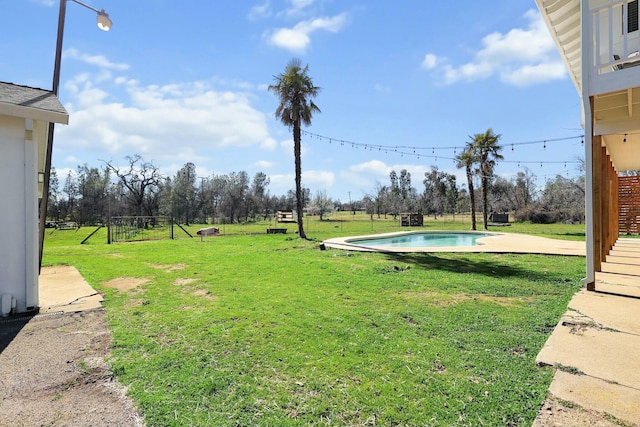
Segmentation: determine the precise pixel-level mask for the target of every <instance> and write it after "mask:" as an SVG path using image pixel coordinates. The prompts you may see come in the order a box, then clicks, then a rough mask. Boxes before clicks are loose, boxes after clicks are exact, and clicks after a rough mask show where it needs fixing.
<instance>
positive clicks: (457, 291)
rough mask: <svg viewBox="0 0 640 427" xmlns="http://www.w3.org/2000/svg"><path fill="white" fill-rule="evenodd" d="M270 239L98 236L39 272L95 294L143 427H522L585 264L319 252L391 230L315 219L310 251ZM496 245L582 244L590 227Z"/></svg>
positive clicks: (53, 241)
mask: <svg viewBox="0 0 640 427" xmlns="http://www.w3.org/2000/svg"><path fill="white" fill-rule="evenodd" d="M268 226H269V223H268V222H267V223H260V224H254V225H243V226H239V225H237V226H231V225H226V226H225V228H224V231H225V233H226V234H234V235H232V236H223V237H213V238H207V239H204V240H201V239H199V238H194V239H188V238H180V239H178V240H173V241H171V240H164V241H148V242H136V243H119V244H112V245H107V244H106V237H105V236H106V234H105V233H104V232H103V231H102V230H101V231H99V232H98V233H96V235H95V236H94V237H92V238H91V239H90V240H89V242H88V244H85V245H79V242H80V241H81V240H82V239H83V238H84V237H86V236H87V235H88V234H89V232H90V231H91V230H90V229H89V228H83V229H81V230H80V231H78V232H74V231H53V232H48V233H47V240H46V247H45V260H44V263H45V265H51V264H70V265H74V266H76V267H77V268H78V269H79V270H80V272H81V273H82V275H83V276H84V277H85V278H86V279H87V281H88V282H89V283H90V284H91V285H92V286H93V287H94V288H96V289H98V290H100V291H101V292H104V294H105V307H106V311H107V315H108V318H109V324H110V329H111V331H112V333H113V343H112V347H113V351H112V359H111V364H112V369H113V371H114V372H115V374H116V375H117V377H118V380H119V381H121V382H122V383H123V384H126V385H128V386H129V387H130V389H129V393H130V395H131V396H132V397H133V399H134V400H135V402H136V404H137V405H138V407H139V408H140V410H141V411H142V413H143V415H144V417H145V419H146V423H147V425H148V426H236V425H240V426H252V425H260V426H307V425H321V426H325V425H326V426H329V425H333V426H345V425H350V426H365V425H377V426H404V425H406V426H431V425H433V426H450V425H460V426H463V425H467V426H480V425H487V426H506V425H512V426H516V425H522V426H525V425H526V426H529V425H531V422H532V421H533V419H534V418H535V416H536V413H537V411H538V409H539V408H540V405H541V403H542V401H543V400H544V397H545V394H546V391H547V388H548V385H549V382H550V380H551V376H552V372H551V370H550V369H544V368H539V367H537V366H536V365H535V357H536V355H537V353H538V352H539V350H540V349H541V347H542V346H543V344H544V342H545V340H546V339H547V337H548V336H549V334H550V332H551V331H552V330H553V328H554V326H555V325H556V323H557V321H558V319H559V318H560V315H561V314H562V313H563V312H564V310H565V309H566V306H567V303H568V301H569V299H570V297H571V296H572V294H573V293H574V292H576V291H577V290H578V289H579V287H580V279H581V278H582V277H583V275H584V259H583V258H580V257H560V256H541V255H494V254H437V255H429V254H406V255H388V254H376V253H348V252H342V251H338V250H326V251H321V250H319V242H320V241H321V240H322V239H324V238H328V237H333V236H338V235H355V234H365V233H372V232H384V231H395V230H399V229H400V227H398V226H397V224H396V223H395V222H392V221H390V220H388V221H383V220H377V219H376V220H375V221H373V222H372V221H371V220H370V219H369V217H365V216H359V215H358V216H356V217H353V216H351V215H345V216H343V217H339V216H334V217H333V218H332V220H331V221H325V222H323V223H319V222H318V221H317V220H314V219H311V220H310V221H308V227H307V230H309V231H308V235H309V236H311V237H312V238H314V239H315V240H314V241H301V240H299V239H297V238H296V237H295V235H293V234H292V233H293V231H294V229H295V225H290V226H289V234H287V235H266V234H263V233H264V229H265V228H266V227H268ZM199 227H200V226H191V227H190V229H191V230H192V231H194V232H195V230H196V229H197V228H199ZM426 228H427V229H434V230H435V229H468V228H469V222H468V220H467V221H466V222H465V221H461V220H458V221H453V220H452V219H450V220H448V221H445V220H442V219H439V220H438V221H430V222H428V223H427V224H426ZM494 230H495V231H509V232H515V231H517V232H529V233H531V234H537V235H546V236H547V237H557V238H572V239H575V238H578V239H579V238H582V239H584V226H546V227H540V226H534V225H530V224H514V225H513V226H512V227H509V229H506V228H500V229H498V228H496V229H494ZM254 232H260V234H250V233H254ZM115 279H121V280H120V281H119V282H118V281H117V280H115ZM122 279H124V280H122ZM134 279H140V280H139V281H137V282H136V281H135V280H134ZM142 280H145V281H146V282H144V283H142ZM118 283H120V284H122V283H129V284H134V283H142V284H140V285H139V286H137V287H134V288H132V289H129V290H124V289H122V288H121V289H120V290H118V289H117V285H118Z"/></svg>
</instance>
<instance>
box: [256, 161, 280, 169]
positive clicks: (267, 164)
mask: <svg viewBox="0 0 640 427" xmlns="http://www.w3.org/2000/svg"><path fill="white" fill-rule="evenodd" d="M274 166H275V162H270V161H268V160H258V161H257V162H255V163H254V164H253V167H255V168H257V169H270V168H272V167H274Z"/></svg>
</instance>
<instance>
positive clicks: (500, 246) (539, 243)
mask: <svg viewBox="0 0 640 427" xmlns="http://www.w3.org/2000/svg"><path fill="white" fill-rule="evenodd" d="M452 232H456V233H470V234H474V233H477V234H487V233H490V234H491V236H487V237H481V238H479V239H478V240H477V241H476V245H474V246H442V247H429V248H415V247H407V248H392V247H383V246H368V247H367V246H360V245H357V244H354V243H350V242H349V241H350V240H356V239H357V240H361V239H373V238H380V237H393V236H401V235H407V234H416V233H452ZM322 243H323V244H324V245H325V247H329V248H333V249H342V250H348V251H359V252H383V253H411V252H414V253H415V252H427V253H437V252H468V253H474V252H487V253H522V254H547V255H572V256H585V255H586V244H585V242H582V241H574V240H559V239H550V238H548V237H539V236H531V235H528V234H516V233H503V232H493V231H455V230H454V231H452V230H411V231H399V232H393V233H380V234H368V235H361V236H347V237H334V238H331V239H327V240H325V241H323V242H322Z"/></svg>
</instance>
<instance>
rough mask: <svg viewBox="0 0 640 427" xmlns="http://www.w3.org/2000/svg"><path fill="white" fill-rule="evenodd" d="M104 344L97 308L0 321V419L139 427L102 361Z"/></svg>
mask: <svg viewBox="0 0 640 427" xmlns="http://www.w3.org/2000/svg"><path fill="white" fill-rule="evenodd" d="M110 341H111V335H110V334H109V330H108V329H107V325H106V322H105V317H104V310H103V309H97V310H91V311H85V312H79V313H72V314H60V313H54V314H47V315H39V316H35V317H31V318H28V317H23V318H8V319H3V320H0V397H1V403H0V420H11V425H12V426H14V427H19V426H24V427H34V426H51V427H62V426H69V427H72V426H73V427H90V426H92V427H110V426H114V427H115V426H118V427H123V426H131V427H142V426H143V425H144V423H143V422H142V419H141V418H140V417H139V415H138V414H137V412H136V410H135V408H134V406H133V404H132V403H131V401H130V400H129V399H128V398H126V397H125V392H126V390H125V389H124V388H123V387H122V386H120V385H119V384H118V383H117V382H116V381H115V379H114V377H113V375H112V373H111V372H110V371H109V369H108V366H107V364H106V363H105V358H106V357H107V356H108V353H109V343H110ZM0 424H2V421H0ZM2 425H4V424H2Z"/></svg>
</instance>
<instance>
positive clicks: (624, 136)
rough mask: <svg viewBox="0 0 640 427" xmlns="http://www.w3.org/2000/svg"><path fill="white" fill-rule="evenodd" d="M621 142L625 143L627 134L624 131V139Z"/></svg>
mask: <svg viewBox="0 0 640 427" xmlns="http://www.w3.org/2000/svg"><path fill="white" fill-rule="evenodd" d="M622 142H623V143H624V144H626V143H627V134H626V133H625V134H624V139H623V140H622Z"/></svg>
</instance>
